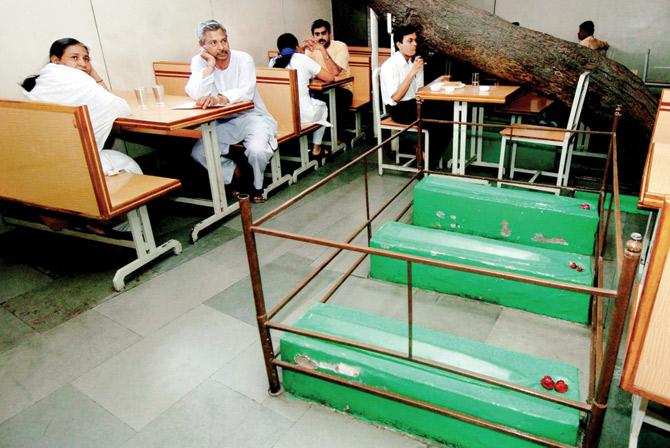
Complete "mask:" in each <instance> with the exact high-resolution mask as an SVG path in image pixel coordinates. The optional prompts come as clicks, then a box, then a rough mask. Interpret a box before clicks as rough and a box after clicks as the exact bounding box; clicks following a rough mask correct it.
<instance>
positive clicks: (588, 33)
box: [577, 20, 610, 56]
mask: <svg viewBox="0 0 670 448" xmlns="http://www.w3.org/2000/svg"><path fill="white" fill-rule="evenodd" d="M594 32H595V25H594V24H593V22H592V21H590V20H587V21H586V22H582V23H581V24H580V25H579V32H578V33H577V38H578V39H579V45H581V46H582V47H588V48H590V49H591V50H596V51H597V52H598V53H600V54H602V55H603V56H605V54H606V53H607V49H608V48H609V47H610V45H609V44H608V43H607V42H606V41H604V40H600V39H596V38H595V36H593V33H594Z"/></svg>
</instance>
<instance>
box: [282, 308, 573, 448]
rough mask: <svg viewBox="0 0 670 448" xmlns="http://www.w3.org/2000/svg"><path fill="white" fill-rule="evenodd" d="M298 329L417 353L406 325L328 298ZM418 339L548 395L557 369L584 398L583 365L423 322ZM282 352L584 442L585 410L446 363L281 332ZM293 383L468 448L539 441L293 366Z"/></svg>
mask: <svg viewBox="0 0 670 448" xmlns="http://www.w3.org/2000/svg"><path fill="white" fill-rule="evenodd" d="M361 300H365V298H364V297H361ZM436 318H439V316H436ZM295 327H298V328H302V329H307V330H312V331H317V332H320V333H325V334H328V335H333V336H339V337H345V338H348V339H351V340H354V341H358V342H362V343H366V344H373V345H377V346H380V347H384V348H386V349H391V350H396V351H399V352H405V353H406V351H407V324H406V323H404V322H399V321H395V320H391V319H387V318H383V317H380V316H376V315H374V314H369V313H364V312H359V311H355V310H352V309H349V308H343V307H338V306H335V305H330V304H318V305H316V306H314V307H313V308H311V309H310V310H309V311H308V312H307V313H306V314H305V315H304V316H303V317H301V318H300V319H299V320H298V321H297V322H296V324H295ZM413 341H414V344H413V351H414V355H415V356H417V357H421V358H425V359H429V360H433V361H436V362H440V363H444V364H449V365H454V366H457V367H460V368H463V369H467V370H470V371H474V372H477V373H480V374H483V375H487V376H491V377H495V378H498V379H501V380H505V381H509V382H512V383H514V384H518V385H523V386H527V387H530V388H534V389H537V390H542V391H544V389H543V388H542V387H541V386H540V380H541V379H542V377H544V376H545V375H551V376H552V377H553V378H554V380H558V379H563V380H564V381H566V383H567V384H568V386H569V389H568V391H567V393H566V394H564V395H563V396H564V397H566V398H569V399H573V400H578V399H579V384H578V369H577V368H576V367H574V366H571V365H568V364H565V363H562V362H558V361H553V360H548V359H544V358H540V357H535V356H530V355H527V354H523V353H517V352H512V351H509V350H505V349H502V348H498V347H494V346H491V345H487V344H484V343H481V342H477V341H472V340H469V339H464V338H459V337H456V336H452V335H449V334H445V333H441V332H438V331H435V330H430V329H426V328H422V327H419V326H414V328H413ZM281 357H282V359H283V360H285V361H287V362H291V363H300V364H301V365H311V366H312V367H316V368H317V370H319V371H321V372H324V373H328V374H332V375H336V376H339V377H342V378H346V379H348V380H351V381H355V382H358V383H361V384H365V385H368V386H371V387H375V388H380V389H383V390H386V391H390V392H395V393H399V394H402V395H404V396H408V397H412V398H415V399H417V400H421V401H425V402H428V403H432V404H435V405H438V406H442V407H446V408H449V409H453V410H456V411H458V412H461V413H465V414H469V415H473V416H476V417H479V418H482V419H486V420H490V421H493V422H496V423H500V424H504V425H507V426H511V427H513V428H516V429H519V430H521V431H524V432H529V433H532V434H536V435H539V436H542V437H546V438H550V439H553V440H557V441H560V442H563V443H567V444H575V443H576V440H577V432H578V426H579V414H580V413H579V411H577V410H575V409H571V408H567V407H565V406H561V405H558V404H556V403H551V402H548V401H545V400H541V399H538V398H535V397H531V396H529V395H525V394H521V393H518V392H514V391H511V390H509V389H504V388H501V387H498V386H494V385H490V384H486V383H482V382H481V381H477V380H473V379H468V378H465V377H462V376H459V375H456V374H452V373H447V372H444V371H442V370H439V369H436V368H432V367H426V366H421V365H418V364H415V363H412V362H409V361H406V360H402V359H397V358H393V357H389V356H386V355H380V354H375V353H370V352H366V351H364V350H359V349H355V348H351V347H346V346H343V345H340V344H335V343H331V342H326V341H320V340H317V339H313V338H308V337H305V336H300V335H296V334H291V333H285V334H284V335H283V336H282V338H281ZM283 384H284V387H285V388H286V390H288V391H289V392H290V393H292V394H294V395H296V396H300V397H303V398H307V399H310V400H314V401H317V402H320V403H325V404H327V405H329V406H331V407H333V408H335V409H338V410H341V411H346V412H349V413H352V414H354V415H357V416H360V417H362V418H365V419H368V420H371V421H374V422H378V423H382V424H384V425H388V426H391V427H394V428H397V429H400V430H403V431H407V432H409V433H413V434H416V435H419V436H422V437H427V438H430V439H433V440H438V441H440V442H447V443H452V444H455V445H456V446H459V447H460V446H462V447H482V448H483V447H487V448H489V447H530V446H536V445H535V444H532V443H530V442H527V441H524V440H522V439H519V438H516V437H513V436H509V435H505V434H503V433H500V432H497V431H492V430H489V429H485V428H481V427H479V426H476V425H472V424H468V423H463V422H461V421H458V420H455V419H453V418H450V417H446V416H443V415H439V414H435V413H432V412H429V411H425V410H421V409H418V408H415V407H413V406H409V405H405V404H401V403H398V402H396V401H392V400H389V399H385V398H381V397H377V396H375V395H372V394H369V393H366V392H362V391H358V390H355V389H351V388H348V387H345V386H341V385H337V384H334V383H331V382H328V381H324V380H320V379H316V378H313V377H310V376H307V375H304V374H301V373H296V372H291V371H289V370H284V372H283ZM551 393H552V394H558V393H557V392H555V391H552V392H551Z"/></svg>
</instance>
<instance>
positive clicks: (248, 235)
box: [240, 195, 281, 394]
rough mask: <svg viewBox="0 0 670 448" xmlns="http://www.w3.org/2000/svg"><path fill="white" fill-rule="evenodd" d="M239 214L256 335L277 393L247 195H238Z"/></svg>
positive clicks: (276, 376) (272, 389) (277, 387)
mask: <svg viewBox="0 0 670 448" xmlns="http://www.w3.org/2000/svg"><path fill="white" fill-rule="evenodd" d="M240 216H241V217H242V231H243V232H244V245H245V246H246V249H247V261H248V263H249V277H250V278H251V288H252V290H253V294H254V306H255V307H256V323H257V325H258V335H259V337H260V339H261V347H262V349H263V360H264V361H265V373H266V374H267V377H268V383H269V385H270V393H271V394H277V393H279V391H280V390H281V384H280V382H279V373H278V372H277V367H276V366H275V365H274V364H272V358H273V357H274V349H273V348H272V336H271V335H270V330H268V328H267V327H266V322H267V314H266V312H265V297H264V296H263V282H262V281H261V268H260V265H259V262H258V252H257V250H256V238H255V237H254V234H253V233H252V231H251V222H252V219H251V206H250V205H249V196H248V195H241V196H240Z"/></svg>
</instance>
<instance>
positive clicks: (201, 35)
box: [186, 20, 277, 203]
mask: <svg viewBox="0 0 670 448" xmlns="http://www.w3.org/2000/svg"><path fill="white" fill-rule="evenodd" d="M196 33H197V38H198V43H199V44H200V53H198V54H196V55H195V56H193V59H191V77H190V78H189V80H188V83H187V84H186V93H187V94H188V96H190V97H191V98H193V99H194V100H196V105H197V106H198V107H202V108H207V107H213V106H225V105H226V104H233V103H238V102H242V101H253V103H254V109H252V110H248V111H245V112H241V113H238V114H236V115H235V116H233V117H232V118H228V119H224V120H219V121H218V122H217V124H216V128H215V129H216V135H217V139H218V143H219V150H220V153H221V168H222V172H223V177H224V182H225V183H226V184H230V182H231V181H232V179H233V176H234V175H235V173H236V171H237V172H239V171H238V170H236V167H237V163H236V162H235V161H233V160H232V159H231V158H230V155H229V150H230V145H233V144H235V143H240V142H242V143H243V145H244V156H245V158H246V162H247V163H248V166H249V167H250V169H251V170H252V173H253V175H252V178H253V180H252V185H250V186H249V188H250V200H251V201H252V202H256V203H258V202H263V201H264V199H263V180H264V172H265V168H266V167H267V164H268V162H269V161H270V159H271V158H272V156H273V154H274V150H275V149H277V139H276V138H275V135H276V134H277V122H276V121H275V120H274V118H272V116H271V115H270V113H269V112H268V111H267V109H266V108H265V104H264V103H263V100H262V99H261V96H260V94H259V93H258V89H256V66H255V64H254V60H253V59H252V58H251V56H250V55H249V54H247V53H244V52H242V51H238V50H231V49H230V44H229V42H228V33H227V32H226V29H225V28H224V27H223V26H222V25H221V24H220V23H219V22H217V21H216V20H207V21H204V22H201V23H200V24H198V28H197V32H196ZM191 157H193V158H194V159H195V160H196V161H197V162H198V163H200V164H201V165H202V166H204V167H205V168H206V167H207V161H206V159H205V147H204V142H203V141H202V139H200V140H198V141H197V142H196V144H195V145H194V147H193V150H192V151H191ZM239 162H240V161H238V163H239ZM232 194H233V196H238V195H239V191H233V192H232Z"/></svg>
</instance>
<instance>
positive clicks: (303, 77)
mask: <svg viewBox="0 0 670 448" xmlns="http://www.w3.org/2000/svg"><path fill="white" fill-rule="evenodd" d="M276 60H277V58H273V59H272V60H271V61H270V64H269V65H270V67H274V65H275V61H276ZM286 68H290V69H294V70H295V71H296V73H297V75H298V99H299V104H300V123H301V124H302V125H309V124H314V123H316V124H320V125H321V127H319V129H317V130H316V131H314V132H313V134H312V141H313V142H314V143H315V144H317V145H320V144H321V141H322V140H323V134H324V133H325V131H326V128H325V126H328V127H330V123H328V121H327V119H328V106H326V103H324V102H323V101H321V100H318V99H316V98H312V97H311V96H310V95H309V82H310V81H311V80H312V78H314V77H315V76H316V75H317V74H318V73H319V72H320V71H321V66H320V65H319V64H318V63H317V62H316V61H314V60H313V59H311V58H308V57H307V56H305V55H304V54H301V53H294V54H293V56H291V61H290V62H289V64H288V65H287V66H286Z"/></svg>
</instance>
